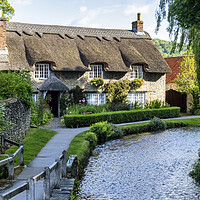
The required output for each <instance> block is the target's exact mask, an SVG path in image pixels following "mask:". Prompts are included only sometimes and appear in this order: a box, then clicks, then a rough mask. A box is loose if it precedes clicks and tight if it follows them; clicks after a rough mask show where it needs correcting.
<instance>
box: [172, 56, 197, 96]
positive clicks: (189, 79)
mask: <svg viewBox="0 0 200 200" xmlns="http://www.w3.org/2000/svg"><path fill="white" fill-rule="evenodd" d="M175 82H176V84H177V85H178V90H179V91H180V92H184V93H186V94H192V93H193V91H194V89H195V87H196V85H197V76H196V65H195V60H194V57H192V56H186V57H184V58H183V61H182V62H181V63H180V73H178V74H177V78H176V79H175Z"/></svg>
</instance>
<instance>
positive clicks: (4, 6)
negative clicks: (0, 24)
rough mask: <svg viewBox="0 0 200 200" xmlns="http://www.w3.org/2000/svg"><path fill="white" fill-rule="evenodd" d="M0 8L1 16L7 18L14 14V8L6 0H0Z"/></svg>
mask: <svg viewBox="0 0 200 200" xmlns="http://www.w3.org/2000/svg"><path fill="white" fill-rule="evenodd" d="M0 8H1V10H2V15H3V16H2V17H5V18H7V20H9V19H11V18H12V16H13V15H14V12H15V10H14V8H13V7H12V6H11V5H10V4H9V3H8V1H7V0H0Z"/></svg>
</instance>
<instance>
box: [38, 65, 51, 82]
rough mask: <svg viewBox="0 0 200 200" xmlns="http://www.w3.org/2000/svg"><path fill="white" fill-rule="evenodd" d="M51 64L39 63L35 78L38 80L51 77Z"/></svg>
mask: <svg viewBox="0 0 200 200" xmlns="http://www.w3.org/2000/svg"><path fill="white" fill-rule="evenodd" d="M49 74H50V71H49V64H48V63H38V64H36V65H35V78H37V79H47V78H48V77H49Z"/></svg>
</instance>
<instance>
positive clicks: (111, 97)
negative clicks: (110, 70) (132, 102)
mask: <svg viewBox="0 0 200 200" xmlns="http://www.w3.org/2000/svg"><path fill="white" fill-rule="evenodd" d="M130 89H131V87H130V81H129V80H128V79H126V80H120V81H109V82H108V83H107V84H105V85H104V90H105V91H106V93H107V101H108V102H109V103H114V104H119V103H126V101H127V96H128V92H129V90H130Z"/></svg>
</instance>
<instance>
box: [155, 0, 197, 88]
mask: <svg viewBox="0 0 200 200" xmlns="http://www.w3.org/2000/svg"><path fill="white" fill-rule="evenodd" d="M166 7H168V9H166ZM166 10H167V11H166ZM166 16H167V21H168V22H169V26H168V29H167V30H168V32H169V34H170V36H171V37H173V40H174V45H173V48H172V52H173V51H174V50H175V49H176V46H177V40H178V38H179V36H180V44H179V45H178V47H179V50H181V49H182V47H183V44H184V43H188V44H189V46H190V47H192V50H193V53H194V57H195V61H196V66H197V81H198V84H199V85H200V3H199V0H160V4H159V9H158V11H156V17H157V27H156V32H158V30H159V27H160V25H161V22H162V20H163V19H165V18H166Z"/></svg>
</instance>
